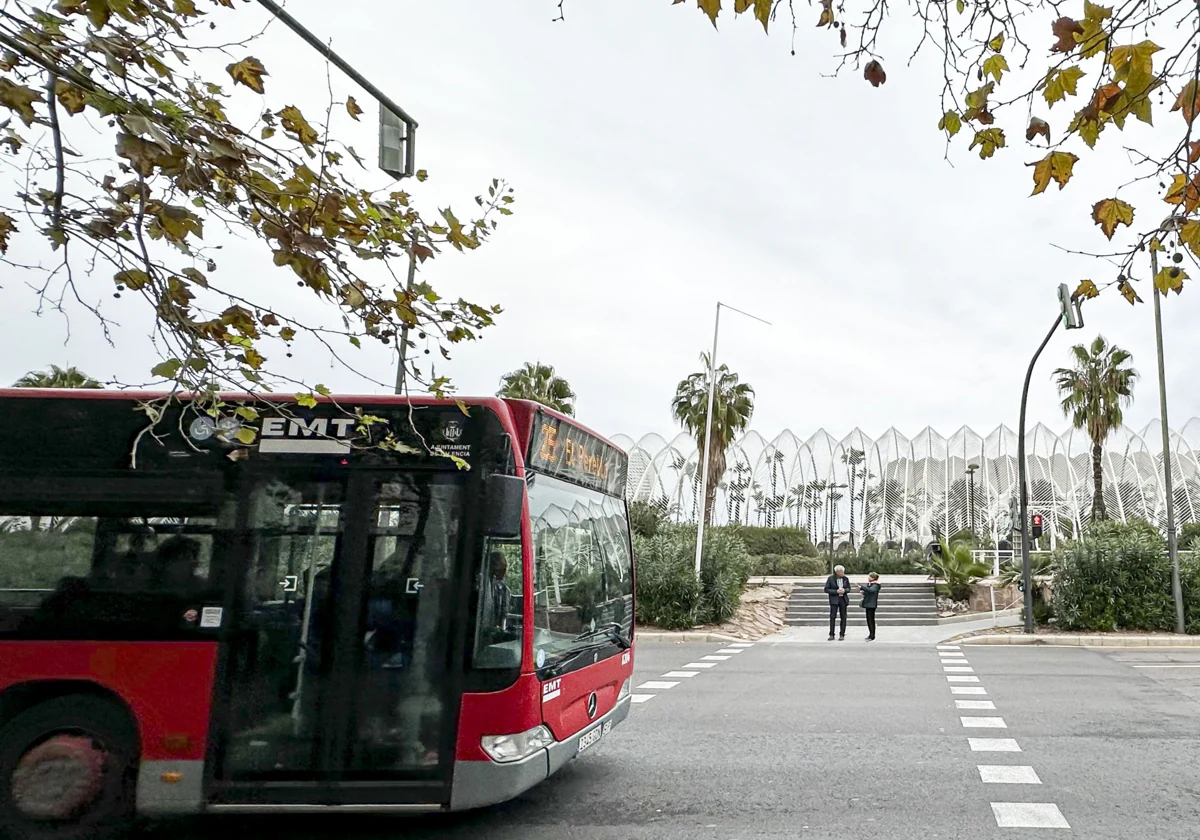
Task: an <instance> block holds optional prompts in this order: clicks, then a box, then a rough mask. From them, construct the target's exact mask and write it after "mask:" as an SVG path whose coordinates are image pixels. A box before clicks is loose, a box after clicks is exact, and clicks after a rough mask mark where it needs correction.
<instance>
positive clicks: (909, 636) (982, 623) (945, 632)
mask: <svg viewBox="0 0 1200 840" xmlns="http://www.w3.org/2000/svg"><path fill="white" fill-rule="evenodd" d="M1020 623H1021V618H1020V616H1015V615H1013V616H1002V617H1000V618H998V619H997V620H996V621H995V622H993V621H992V617H991V616H990V615H989V616H988V617H987V618H984V619H979V620H976V621H963V622H959V623H955V624H939V625H933V626H925V627H888V626H887V625H882V624H881V625H880V626H879V628H878V629H877V630H876V633H875V641H874V642H871V644H892V645H936V644H938V643H939V642H944V641H946V640H947V639H953V638H954V637H956V636H961V635H962V634H964V633H973V632H978V631H980V630H992V629H994V628H996V627H1016V626H1017V625H1019V624H1020ZM865 635H866V630H865V629H864V628H862V627H851V628H850V632H849V633H847V635H846V641H845V642H842V644H850V643H851V642H853V643H854V644H866V640H865ZM977 638H990V637H984V636H980V637H977ZM818 643H820V644H829V630H828V628H827V627H787V628H784V629H783V630H780V631H779V632H778V633H776V634H775V635H773V636H767V637H766V638H765V639H762V640H761V641H760V642H759V644H784V645H786V644H799V645H810V644H818ZM834 644H837V643H836V642H835V643H834Z"/></svg>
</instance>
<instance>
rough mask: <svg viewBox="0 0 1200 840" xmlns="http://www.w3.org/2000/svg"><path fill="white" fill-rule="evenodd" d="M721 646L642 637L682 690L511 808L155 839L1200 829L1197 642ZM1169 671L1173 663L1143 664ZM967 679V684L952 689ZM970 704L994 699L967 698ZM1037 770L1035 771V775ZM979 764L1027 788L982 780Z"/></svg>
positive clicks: (667, 693)
mask: <svg viewBox="0 0 1200 840" xmlns="http://www.w3.org/2000/svg"><path fill="white" fill-rule="evenodd" d="M719 647H720V646H719V645H716V644H699V643H683V644H669V643H642V644H639V647H638V653H637V659H636V660H635V661H636V665H637V674H636V677H637V680H636V682H635V685H640V684H643V683H644V682H646V681H651V680H665V681H667V682H675V683H678V684H677V685H675V686H673V687H671V688H659V689H643V690H638V689H635V694H646V695H650V694H652V695H654V696H653V697H651V698H649V699H647V700H645V701H644V702H641V703H639V704H637V705H635V706H634V708H633V713H632V714H631V716H630V718H629V720H628V721H627V722H626V723H625V724H624V725H623V726H622V727H619V728H618V729H616V730H614V731H613V732H612V733H611V736H610V737H609V738H606V739H605V740H604V741H603V742H601V743H600V744H598V745H597V746H596V747H595V748H594V751H589V754H588V755H587V756H585V757H583V758H581V759H579V760H578V761H575V762H573V763H572V764H570V765H568V766H567V767H566V768H564V769H563V770H562V771H561V772H560V773H559V774H558V775H557V776H555V777H554V778H552V779H550V780H548V781H547V782H545V783H543V784H542V785H540V786H539V787H537V788H535V789H534V790H532V791H530V792H529V793H527V794H526V795H525V796H523V797H522V798H520V799H518V800H516V801H514V802H510V803H507V804H505V805H503V806H499V807H496V808H492V809H489V810H486V811H483V812H479V813H473V814H467V815H453V816H448V817H437V818H425V819H420V820H412V819H399V818H359V817H355V816H341V817H331V818H319V819H318V818H313V817H311V816H310V817H304V818H293V817H270V818H261V819H259V818H255V819H252V820H248V819H245V818H232V817H229V818H204V819H199V820H187V821H181V822H172V823H169V824H166V825H162V826H157V827H154V826H152V827H150V828H149V831H148V834H149V835H150V836H151V837H154V838H155V840H158V838H160V837H161V838H164V840H165V838H170V840H218V838H224V837H225V836H227V835H229V834H230V833H231V832H235V831H236V832H237V833H238V834H239V835H249V834H250V833H254V834H265V835H270V836H284V837H288V838H289V840H308V838H312V839H313V840H316V838H325V837H333V836H347V835H353V836H355V837H356V838H364V839H365V838H384V837H388V838H395V837H404V838H478V837H480V836H486V837H487V838H489V840H492V838H496V840H508V838H512V840H517V839H518V838H520V840H542V839H543V838H546V840H549V839H550V838H553V840H602V839H603V840H609V838H612V840H616V838H621V840H625V839H626V838H666V840H675V839H676V838H678V840H683V839H684V838H687V839H688V840H691V839H692V838H714V839H718V838H719V840H731V839H732V838H772V839H773V838H796V837H801V838H810V840H826V838H828V840H851V839H852V838H853V840H884V838H887V840H910V838H911V840H916V838H921V840H926V839H927V838H955V840H957V839H958V838H963V839H964V840H965V838H976V837H984V838H988V837H1004V838H1016V840H1024V838H1028V837H1045V836H1047V835H1049V836H1064V837H1065V836H1075V837H1081V838H1087V840H1110V838H1111V840H1118V838H1119V839H1120V840H1128V838H1135V837H1154V838H1156V840H1174V839H1175V838H1179V840H1184V838H1188V839H1189V840H1190V838H1194V837H1196V836H1198V835H1200V778H1198V777H1197V774H1196V754H1197V751H1198V749H1200V667H1194V668H1181V667H1178V666H1179V665H1197V666H1200V654H1190V653H1174V652H1159V651H1145V652H1143V651H1132V650H1130V651H1119V652H1113V653H1109V652H1105V653H1099V652H1091V651H1086V650H1081V649H1077V648H1074V649H1072V648H1063V649H1049V648H1024V647H1022V648H1015V647H1014V648H999V647H983V646H979V647H970V646H964V647H963V648H961V649H960V650H958V651H938V650H937V649H935V647H934V646H933V645H924V646H912V647H909V646H901V645H887V646H884V645H866V644H863V643H861V642H850V641H848V642H845V643H840V642H833V643H822V644H817V645H810V644H794V643H792V644H777V643H772V642H770V641H767V642H760V643H758V644H755V645H754V646H752V647H749V648H746V649H744V650H743V651H742V652H741V653H737V654H717V649H718V648H719ZM708 655H724V656H727V657H728V659H724V660H709V661H710V662H713V663H715V664H714V665H713V667H712V668H706V669H698V668H696V669H692V670H693V671H697V672H699V673H697V674H696V676H693V677H677V678H667V677H663V676H662V675H663V674H666V673H667V672H670V671H677V670H681V669H682V666H685V665H687V664H688V663H692V662H697V661H703V657H705V656H708ZM943 656H945V657H946V658H945V660H944V661H943V659H942V658H941V657H943ZM956 660H966V663H965V664H964V663H963V662H961V661H959V662H957V663H956ZM1163 664H1166V665H1171V666H1172V667H1169V668H1160V667H1156V668H1148V667H1144V666H1146V665H1163ZM945 668H955V669H958V668H970V669H971V671H970V672H964V671H958V670H955V671H952V672H947V671H945V670H944V669H945ZM682 670H686V669H682ZM949 677H954V678H955V679H954V681H953V682H951V680H950V679H948V678H949ZM964 678H966V679H964ZM973 678H978V680H979V681H978V682H975V681H974V679H973ZM952 687H955V688H959V689H970V690H971V693H962V694H952V692H951V688H952ZM956 701H965V702H967V703H969V704H980V703H982V704H984V705H985V706H986V704H988V703H990V704H992V705H994V706H995V709H986V708H980V707H978V706H976V707H974V708H970V709H962V708H957V704H956ZM962 717H989V718H999V719H1000V721H1001V723H1002V724H1003V726H1004V728H1003V729H1000V728H986V729H985V728H975V727H972V728H970V729H968V728H966V727H965V726H964V723H963V721H962V720H961V718H962ZM969 737H978V738H987V739H993V738H1000V739H1011V740H1012V741H1015V742H1016V744H1017V745H1018V746H1019V747H1020V752H986V753H985V752H976V751H973V750H972V747H971V744H970V742H969V741H968V738H969ZM988 743H991V742H990V741H989V742H988ZM979 765H985V767H986V769H984V770H981V769H980V768H979ZM991 767H998V768H999V769H990V768H991ZM1023 768H1029V769H1028V770H1026V769H1023ZM1031 772H1032V773H1034V774H1035V777H1036V779H1037V780H1038V781H1039V782H1040V784H1030V783H1028V782H1029V779H1028V775H1027V774H1028V773H1031ZM983 773H987V774H990V775H991V776H993V777H995V776H996V775H997V774H999V775H1000V776H1001V777H1004V778H1009V777H1011V776H1012V774H1017V778H1024V779H1026V781H1024V782H1021V783H985V782H984V781H983V780H982V775H981V774H983ZM993 803H1015V804H1011V805H1003V806H1001V809H1000V811H1001V812H1002V814H1001V815H1000V816H998V814H1000V812H997V811H996V810H995V809H994V808H993ZM1025 803H1035V804H1036V805H1038V806H1041V808H1040V809H1035V810H1036V811H1037V813H1035V814H1034V815H1033V817H1032V818H1033V819H1035V820H1036V819H1047V818H1050V819H1061V820H1064V821H1066V822H1067V823H1069V826H1070V828H1069V829H1067V828H1059V829H1053V828H1000V827H999V826H998V820H999V819H1000V818H1001V817H1004V818H1016V819H1025V820H1028V819H1030V818H1031V817H1030V815H1029V813H1027V809H1024V808H1023V805H1024V804H1025ZM1047 815H1049V817H1047Z"/></svg>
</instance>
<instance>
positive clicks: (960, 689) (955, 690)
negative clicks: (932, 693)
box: [950, 685, 987, 697]
mask: <svg viewBox="0 0 1200 840" xmlns="http://www.w3.org/2000/svg"><path fill="white" fill-rule="evenodd" d="M950 693H951V694H982V695H984V696H985V697H986V696H987V689H986V688H984V687H983V686H981V685H952V686H950Z"/></svg>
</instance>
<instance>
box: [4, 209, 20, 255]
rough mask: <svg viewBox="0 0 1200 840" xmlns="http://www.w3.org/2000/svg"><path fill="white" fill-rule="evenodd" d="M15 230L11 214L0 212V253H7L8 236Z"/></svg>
mask: <svg viewBox="0 0 1200 840" xmlns="http://www.w3.org/2000/svg"><path fill="white" fill-rule="evenodd" d="M16 232H17V226H16V224H15V223H14V222H13V218H12V216H10V215H8V214H7V213H0V254H7V253H8V238H9V237H10V236H12V235H13V234H14V233H16Z"/></svg>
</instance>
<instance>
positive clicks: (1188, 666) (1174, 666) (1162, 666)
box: [1130, 664, 1200, 668]
mask: <svg viewBox="0 0 1200 840" xmlns="http://www.w3.org/2000/svg"><path fill="white" fill-rule="evenodd" d="M1130 667H1133V668H1200V664H1196V665H1133V666H1130Z"/></svg>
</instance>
